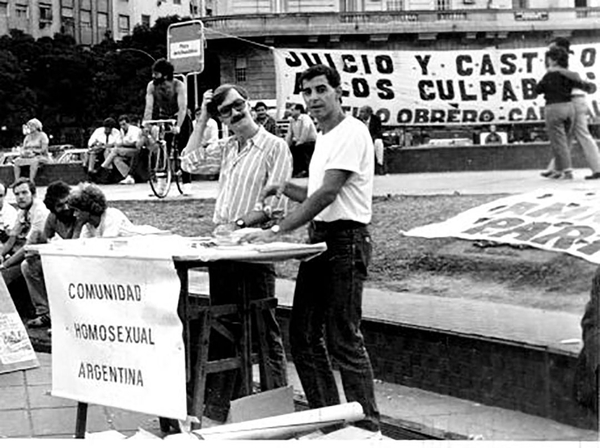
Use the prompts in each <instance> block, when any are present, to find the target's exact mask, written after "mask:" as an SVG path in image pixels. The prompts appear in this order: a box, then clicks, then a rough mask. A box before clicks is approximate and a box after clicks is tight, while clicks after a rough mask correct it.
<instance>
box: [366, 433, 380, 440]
mask: <svg viewBox="0 0 600 448" xmlns="http://www.w3.org/2000/svg"><path fill="white" fill-rule="evenodd" d="M366 438H367V439H369V440H383V434H382V433H381V431H374V432H373V433H372V434H370V435H369V436H367V437H366Z"/></svg>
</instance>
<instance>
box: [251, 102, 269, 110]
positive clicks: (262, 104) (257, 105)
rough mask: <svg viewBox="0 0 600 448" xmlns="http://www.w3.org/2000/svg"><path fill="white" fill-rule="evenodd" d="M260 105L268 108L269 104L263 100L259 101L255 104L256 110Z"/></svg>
mask: <svg viewBox="0 0 600 448" xmlns="http://www.w3.org/2000/svg"><path fill="white" fill-rule="evenodd" d="M259 107H264V108H265V109H266V108H267V105H266V104H265V103H263V102H262V101H259V102H258V103H256V104H255V105H254V110H256V109H258V108H259Z"/></svg>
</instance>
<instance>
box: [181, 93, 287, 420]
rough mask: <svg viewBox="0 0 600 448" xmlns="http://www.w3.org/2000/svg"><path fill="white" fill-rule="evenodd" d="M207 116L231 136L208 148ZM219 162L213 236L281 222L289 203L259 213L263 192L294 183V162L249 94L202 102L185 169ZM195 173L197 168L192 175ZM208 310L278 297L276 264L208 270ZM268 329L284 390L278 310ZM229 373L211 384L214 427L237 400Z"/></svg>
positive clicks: (273, 365)
mask: <svg viewBox="0 0 600 448" xmlns="http://www.w3.org/2000/svg"><path fill="white" fill-rule="evenodd" d="M209 108H211V109H212V110H211V112H212V113H213V114H217V115H218V116H219V117H220V119H221V121H222V123H223V124H224V125H225V126H227V127H228V129H229V130H230V131H231V132H232V134H233V135H232V136H230V137H227V138H224V139H221V140H218V141H217V142H215V143H212V144H209V145H204V144H203V135H204V129H205V127H206V123H207V121H208V118H209ZM215 160H220V163H221V173H220V176H219V192H218V195H217V200H216V203H215V212H214V217H213V222H214V223H215V224H216V226H217V227H216V229H215V234H216V235H218V236H220V237H223V238H227V236H228V235H230V233H231V232H232V231H234V230H237V229H243V228H245V227H257V226H260V225H261V224H263V223H266V222H268V221H270V220H272V219H273V218H274V217H275V216H277V215H279V214H283V212H284V207H285V200H284V199H280V198H271V200H269V201H268V202H267V204H266V205H265V206H264V207H257V205H259V206H260V205H261V204H262V201H261V198H260V194H261V191H262V189H263V188H264V187H266V186H267V185H269V184H271V183H282V182H284V181H286V180H287V179H289V178H290V176H291V171H292V160H291V154H290V152H289V149H288V147H287V145H286V144H285V142H284V141H283V139H281V138H279V137H276V136H274V135H273V134H270V133H268V132H267V131H266V130H265V129H264V128H263V127H262V126H259V125H258V124H257V123H256V122H255V121H254V120H253V119H252V116H251V108H250V104H249V102H248V94H247V92H246V91H245V90H244V89H243V88H242V87H239V86H236V85H232V84H225V85H222V86H220V87H218V88H217V89H216V90H215V91H214V94H213V92H212V91H211V90H208V91H206V92H205V93H204V95H203V101H202V110H201V113H200V117H199V118H198V120H197V122H196V126H195V128H194V132H193V133H192V136H191V137H190V140H189V142H188V145H187V147H186V148H185V149H184V151H183V156H182V165H183V166H184V168H185V166H186V164H188V163H190V164H196V165H203V164H211V163H214V161H215ZM195 168H197V167H195ZM209 275H210V297H211V303H213V304H223V303H237V302H238V301H239V300H241V299H240V298H239V297H240V295H241V294H242V293H243V294H246V296H247V297H248V298H249V299H250V300H254V299H263V298H268V297H274V296H275V269H274V266H273V265H272V264H254V263H235V262H228V261H222V262H214V263H210V266H209ZM263 318H264V320H265V324H266V327H267V331H266V336H267V344H268V355H267V363H268V368H269V369H270V370H271V372H272V375H273V380H274V386H275V387H282V386H285V385H286V384H287V375H286V360H285V353H284V348H283V343H282V340H281V332H280V329H279V325H278V323H277V320H276V319H275V313H274V310H273V309H265V310H264V311H263ZM217 337H218V335H217V334H215V335H214V336H211V348H210V350H211V352H213V350H214V352H217V353H219V357H226V356H231V355H232V354H233V350H234V347H233V345H232V344H231V342H229V341H226V340H220V339H217ZM232 373H233V372H231V371H229V372H222V373H219V374H213V375H212V377H210V376H209V378H208V382H207V395H206V412H205V414H206V415H207V416H208V417H209V418H212V419H215V420H219V421H224V420H225V419H226V418H227V413H228V410H229V402H230V400H231V398H234V397H233V394H234V388H233V387H232V385H233V377H232Z"/></svg>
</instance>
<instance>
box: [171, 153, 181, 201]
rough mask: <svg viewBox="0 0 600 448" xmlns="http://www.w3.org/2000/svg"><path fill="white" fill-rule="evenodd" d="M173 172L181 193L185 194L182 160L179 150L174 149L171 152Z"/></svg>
mask: <svg viewBox="0 0 600 448" xmlns="http://www.w3.org/2000/svg"><path fill="white" fill-rule="evenodd" d="M171 172H172V173H173V180H174V181H175V185H177V190H179V194H183V186H182V185H183V171H181V160H179V151H173V152H172V154H171Z"/></svg>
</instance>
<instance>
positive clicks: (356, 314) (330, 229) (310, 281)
mask: <svg viewBox="0 0 600 448" xmlns="http://www.w3.org/2000/svg"><path fill="white" fill-rule="evenodd" d="M336 223H337V224H336ZM309 237H310V242H311V243H318V242H323V241H324V242H326V243H327V250H326V251H325V252H324V253H323V254H321V255H319V256H318V257H315V258H313V259H311V260H309V261H304V262H302V263H301V264H300V269H299V271H298V277H297V279H296V290H295V293H294V306H293V308H292V318H291V322H290V343H291V350H292V357H293V360H294V365H295V366H296V370H297V371H298V375H299V377H300V381H301V382H302V388H303V389H304V393H305V394H306V397H307V399H308V404H309V406H310V407H311V408H313V409H314V408H320V407H324V406H333V405H337V404H339V403H340V398H339V393H338V388H337V386H336V382H335V378H334V375H333V369H332V364H331V361H332V360H333V361H335V362H336V364H337V365H338V367H339V370H340V374H341V377H342V384H343V387H344V393H345V395H346V400H347V401H348V402H352V401H356V402H358V403H360V404H361V405H362V407H363V410H364V413H365V416H366V418H365V420H363V421H361V422H358V423H357V426H360V427H363V428H364V429H368V430H370V431H376V430H378V429H379V419H380V417H379V411H378V409H377V404H376V402H375V392H374V384H373V369H372V366H371V361H370V359H369V355H368V354H367V350H366V348H365V343H364V339H363V335H362V333H361V330H360V321H361V318H362V292H363V283H364V280H365V278H366V276H367V267H368V265H369V261H370V258H371V246H372V245H371V238H370V236H369V232H368V230H367V227H366V226H364V225H358V223H354V224H353V223H352V222H351V221H335V222H334V224H329V225H328V224H324V225H316V224H315V223H314V222H313V223H311V226H310V228H309Z"/></svg>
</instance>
